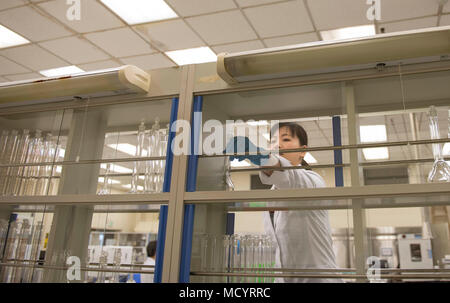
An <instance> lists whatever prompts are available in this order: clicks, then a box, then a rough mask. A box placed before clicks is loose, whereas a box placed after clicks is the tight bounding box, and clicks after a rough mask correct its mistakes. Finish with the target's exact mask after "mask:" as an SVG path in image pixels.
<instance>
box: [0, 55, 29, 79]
mask: <svg viewBox="0 0 450 303" xmlns="http://www.w3.org/2000/svg"><path fill="white" fill-rule="evenodd" d="M27 72H30V70H28V69H26V68H24V67H22V66H20V65H19V64H17V63H14V62H12V61H11V60H9V59H7V58H5V57H2V56H0V75H8V74H20V73H27Z"/></svg>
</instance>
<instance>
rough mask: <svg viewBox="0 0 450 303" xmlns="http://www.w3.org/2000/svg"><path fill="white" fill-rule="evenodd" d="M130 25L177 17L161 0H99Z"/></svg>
mask: <svg viewBox="0 0 450 303" xmlns="http://www.w3.org/2000/svg"><path fill="white" fill-rule="evenodd" d="M101 2H103V4H105V5H106V6H107V7H109V8H110V9H111V10H112V11H113V12H114V13H116V14H117V15H118V16H119V17H120V18H122V19H123V20H125V22H126V23H128V24H130V25H134V24H140V23H147V22H153V21H159V20H166V19H173V18H178V15H177V14H176V13H175V12H174V11H173V10H172V9H171V8H170V6H168V5H167V3H166V2H164V1H163V0H101Z"/></svg>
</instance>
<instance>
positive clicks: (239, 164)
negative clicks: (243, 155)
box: [230, 159, 250, 167]
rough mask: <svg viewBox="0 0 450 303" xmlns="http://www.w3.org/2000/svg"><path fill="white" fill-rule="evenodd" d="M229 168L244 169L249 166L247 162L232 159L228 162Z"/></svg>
mask: <svg viewBox="0 0 450 303" xmlns="http://www.w3.org/2000/svg"><path fill="white" fill-rule="evenodd" d="M230 166H231V167H246V166H250V163H248V162H247V160H244V161H239V160H238V159H234V160H233V161H231V162H230Z"/></svg>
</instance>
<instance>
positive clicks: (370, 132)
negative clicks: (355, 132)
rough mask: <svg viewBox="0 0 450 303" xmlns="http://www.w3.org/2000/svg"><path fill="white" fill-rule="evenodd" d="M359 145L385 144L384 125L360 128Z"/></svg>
mask: <svg viewBox="0 0 450 303" xmlns="http://www.w3.org/2000/svg"><path fill="white" fill-rule="evenodd" d="M359 130H360V136H361V143H369V142H386V141H387V132H386V125H363V126H360V128H359Z"/></svg>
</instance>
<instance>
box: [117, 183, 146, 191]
mask: <svg viewBox="0 0 450 303" xmlns="http://www.w3.org/2000/svg"><path fill="white" fill-rule="evenodd" d="M122 187H124V188H128V189H131V184H127V185H122ZM137 189H138V190H144V187H142V186H140V185H138V187H137Z"/></svg>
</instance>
